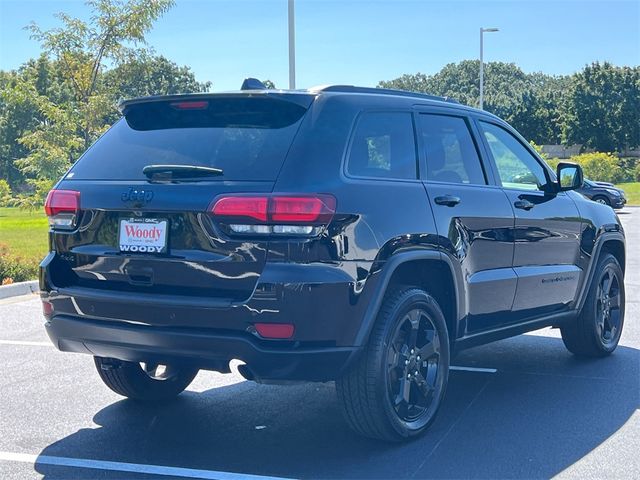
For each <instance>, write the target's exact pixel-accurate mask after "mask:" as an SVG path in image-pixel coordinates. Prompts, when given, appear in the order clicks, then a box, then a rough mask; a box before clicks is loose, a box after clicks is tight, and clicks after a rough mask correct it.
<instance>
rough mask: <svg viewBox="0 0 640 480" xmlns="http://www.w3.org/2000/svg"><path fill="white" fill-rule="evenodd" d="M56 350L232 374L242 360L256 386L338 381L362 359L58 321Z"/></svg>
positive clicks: (242, 339)
mask: <svg viewBox="0 0 640 480" xmlns="http://www.w3.org/2000/svg"><path fill="white" fill-rule="evenodd" d="M45 327H46V331H47V334H48V335H49V338H51V340H52V342H53V343H54V345H55V346H56V347H57V348H58V349H59V350H61V351H64V352H77V353H86V354H90V355H96V356H100V357H108V358H115V359H119V360H124V361H130V362H142V361H157V362H158V363H163V364H188V365H192V366H196V367H198V368H201V369H207V370H216V371H220V372H228V371H229V369H228V368H229V367H228V365H229V361H230V360H232V359H234V358H235V359H239V360H242V361H243V362H244V363H245V364H246V367H243V368H242V370H241V372H242V373H243V375H245V376H246V377H247V378H249V379H251V380H282V381H285V380H286V381H296V380H297V381H329V380H334V379H336V378H338V376H339V375H340V374H341V373H342V371H343V370H344V368H346V366H347V365H348V364H349V363H350V361H351V360H352V359H353V358H354V357H355V355H357V353H358V352H359V349H358V348H356V347H323V348H305V347H301V346H299V345H297V343H296V342H289V343H288V344H287V345H284V344H278V343H276V344H274V346H273V347H271V348H270V347H268V346H265V345H263V344H262V342H260V341H259V340H257V339H253V338H252V337H251V336H249V335H248V334H247V335H242V334H231V333H212V332H207V331H202V330H195V329H188V330H187V329H177V328H167V327H151V326H144V325H128V324H121V323H114V322H107V321H103V320H88V319H86V318H77V317H73V316H69V315H55V316H53V317H52V318H50V319H49V320H48V321H47V322H46V324H45Z"/></svg>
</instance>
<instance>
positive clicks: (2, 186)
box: [0, 178, 11, 207]
mask: <svg viewBox="0 0 640 480" xmlns="http://www.w3.org/2000/svg"><path fill="white" fill-rule="evenodd" d="M10 201H11V188H10V187H9V182H7V181H6V180H5V179H4V178H2V179H0V207H8V206H9V202H10Z"/></svg>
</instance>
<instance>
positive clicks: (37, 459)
mask: <svg viewBox="0 0 640 480" xmlns="http://www.w3.org/2000/svg"><path fill="white" fill-rule="evenodd" d="M0 461H7V462H20V463H30V464H32V465H55V466H60V467H75V468H88V469H91V470H110V471H113V472H129V473H141V474H148V475H162V476H172V477H181V478H205V479H215V480H240V479H253V480H285V479H284V477H268V476H263V475H249V474H246V473H231V472H218V471H216V470H198V469H193V468H182V467H166V466H162V465H145V464H142V463H124V462H109V461H105V460H90V459H86V458H70V457H52V456H49V455H31V454H28V453H13V452H2V451H0Z"/></svg>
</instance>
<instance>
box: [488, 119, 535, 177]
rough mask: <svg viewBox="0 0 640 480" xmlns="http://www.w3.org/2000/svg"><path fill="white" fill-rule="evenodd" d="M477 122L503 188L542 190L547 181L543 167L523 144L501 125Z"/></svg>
mask: <svg viewBox="0 0 640 480" xmlns="http://www.w3.org/2000/svg"><path fill="white" fill-rule="evenodd" d="M479 123H480V126H481V128H482V132H483V134H484V137H485V138H486V140H487V143H488V144H489V149H490V150H491V154H492V155H493V159H494V161H495V164H496V167H497V169H498V176H499V177H500V181H501V182H502V186H503V188H511V189H516V190H542V189H543V186H544V185H545V184H546V183H547V176H546V175H545V171H544V167H543V166H542V165H540V163H539V162H538V160H537V159H536V158H535V157H534V156H533V155H532V154H531V153H530V152H529V151H528V150H527V149H526V148H525V147H524V145H522V144H521V143H520V141H519V140H518V139H517V138H516V137H514V136H513V135H512V134H511V133H509V132H508V131H507V130H505V129H504V128H502V127H499V126H497V125H494V124H492V123H487V122H482V121H480V122H479Z"/></svg>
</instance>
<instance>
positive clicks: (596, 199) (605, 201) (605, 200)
mask: <svg viewBox="0 0 640 480" xmlns="http://www.w3.org/2000/svg"><path fill="white" fill-rule="evenodd" d="M591 200H593V201H594V202H596V203H600V204H602V205H608V206H611V202H610V201H609V199H608V198H607V197H603V196H602V195H598V196H596V197H593V198H592V199H591Z"/></svg>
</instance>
